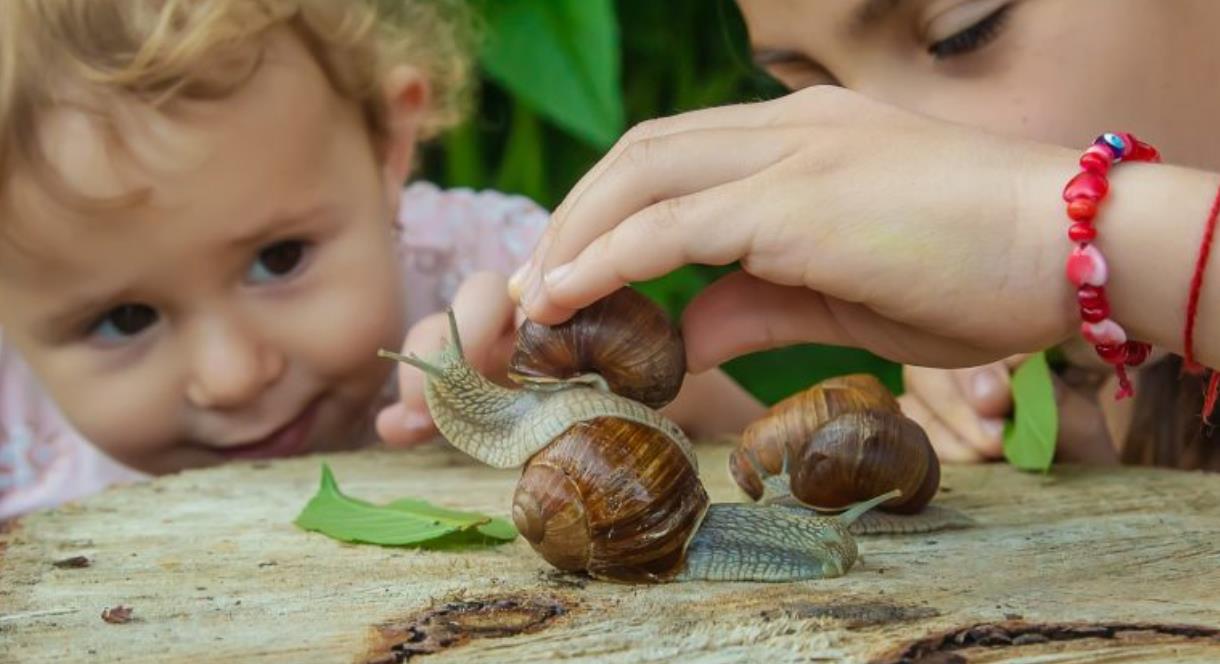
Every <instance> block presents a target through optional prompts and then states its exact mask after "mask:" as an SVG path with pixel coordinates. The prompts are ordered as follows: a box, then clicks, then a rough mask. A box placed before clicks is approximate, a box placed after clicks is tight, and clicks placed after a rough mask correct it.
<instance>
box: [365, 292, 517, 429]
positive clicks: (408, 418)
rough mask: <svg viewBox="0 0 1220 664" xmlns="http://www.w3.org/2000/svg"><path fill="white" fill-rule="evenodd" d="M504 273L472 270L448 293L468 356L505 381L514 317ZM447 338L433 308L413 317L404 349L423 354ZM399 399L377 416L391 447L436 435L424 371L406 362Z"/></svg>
mask: <svg viewBox="0 0 1220 664" xmlns="http://www.w3.org/2000/svg"><path fill="white" fill-rule="evenodd" d="M505 283H506V282H505V278H504V277H503V276H502V275H499V274H495V273H491V272H480V273H477V274H473V275H471V276H470V277H469V278H468V279H467V280H466V281H465V282H463V283H462V285H461V287H460V288H459V289H458V292H457V294H456V295H455V296H454V298H453V313H454V315H455V316H456V317H457V321H458V327H459V329H460V330H461V333H462V350H463V352H464V353H465V355H466V359H467V361H469V362H470V363H471V365H472V366H474V368H475V369H476V370H478V371H479V372H480V373H482V374H483V375H484V376H487V377H488V378H490V379H492V380H495V381H496V382H501V383H507V379H506V378H505V369H506V368H507V367H508V359H509V357H510V356H511V355H512V348H513V339H514V331H515V330H516V326H517V322H518V321H517V320H516V319H515V317H514V312H515V310H516V308H515V305H514V304H513V302H512V301H511V300H510V299H509V298H508V296H507V295H506V294H505V293H506V286H505ZM448 340H449V318H448V315H447V314H446V313H445V312H443V311H442V312H438V313H435V314H432V315H431V316H428V317H427V318H425V319H423V320H421V321H420V322H418V323H416V324H415V326H414V327H412V328H411V330H410V331H409V332H408V333H407V339H406V341H405V342H404V343H403V346H402V352H403V353H415V354H417V355H420V356H422V357H427V356H428V355H431V354H432V353H435V352H437V351H439V350H441V349H442V348H444V346H445V344H446V343H447V342H448ZM397 370H398V393H399V400H398V403H396V404H394V405H392V406H389V407H388V408H385V409H384V410H382V411H381V413H380V414H378V416H377V433H378V435H380V436H381V439H382V440H384V441H385V442H386V444H388V445H390V446H392V447H410V446H413V445H418V444H420V443H424V442H427V441H429V440H431V439H433V438H434V437H435V436H436V435H437V431H436V427H435V425H434V424H433V423H432V416H431V415H429V414H428V406H427V404H426V403H425V401H424V375H423V373H422V372H421V371H419V370H418V369H416V368H414V367H411V366H409V365H406V364H401V365H399V366H398V369H397Z"/></svg>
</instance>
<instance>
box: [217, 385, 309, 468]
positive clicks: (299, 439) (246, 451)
mask: <svg viewBox="0 0 1220 664" xmlns="http://www.w3.org/2000/svg"><path fill="white" fill-rule="evenodd" d="M319 401H320V399H314V400H313V401H311V402H309V404H308V405H306V406H305V408H304V409H303V410H302V411H301V412H300V413H299V414H298V415H297V416H296V417H294V418H292V420H290V421H289V422H288V423H287V424H285V425H284V426H282V427H280V428H278V429H276V430H275V431H272V432H271V433H270V434H269V435H267V436H266V437H264V438H261V439H259V440H256V441H254V442H252V443H247V444H245V445H238V446H236V447H225V448H220V449H217V450H216V451H218V452H219V453H220V454H221V455H223V456H225V457H227V458H229V459H275V458H279V457H289V456H297V455H300V454H304V453H306V452H308V451H309V447H308V443H309V432H310V431H311V430H312V429H313V422H314V418H315V416H316V415H317V413H318V403H319Z"/></svg>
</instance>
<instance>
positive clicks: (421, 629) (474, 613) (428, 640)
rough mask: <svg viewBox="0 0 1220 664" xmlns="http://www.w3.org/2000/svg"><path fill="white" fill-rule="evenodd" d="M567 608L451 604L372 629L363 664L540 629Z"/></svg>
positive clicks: (538, 602)
mask: <svg viewBox="0 0 1220 664" xmlns="http://www.w3.org/2000/svg"><path fill="white" fill-rule="evenodd" d="M566 612H567V610H566V609H565V607H564V606H563V604H561V603H560V602H559V601H558V600H557V599H555V598H549V597H547V598H521V599H517V598H501V599H484V600H475V601H458V602H449V603H447V604H444V605H442V606H440V607H439V608H434V609H429V610H427V611H424V612H422V613H420V614H417V615H415V616H412V617H409V618H406V619H404V620H402V621H395V622H391V623H385V624H382V625H378V626H376V627H374V631H375V635H376V636H375V645H374V646H373V648H372V652H370V653H369V655H368V659H367V660H366V661H367V662H376V663H378V664H383V663H384V664H388V663H389V662H406V661H409V660H410V659H412V658H413V657H416V656H418V655H429V654H433V653H437V652H440V651H442V650H445V649H447V648H451V647H454V646H459V645H461V644H463V643H466V642H468V641H470V640H472V639H489V638H490V639H494V638H502V637H506V636H514V635H517V634H527V633H530V632H535V631H537V630H540V629H543V628H544V627H546V626H547V625H548V624H549V623H550V622H551V621H553V620H554V619H555V618H557V617H559V616H562V615H563V614H564V613H566Z"/></svg>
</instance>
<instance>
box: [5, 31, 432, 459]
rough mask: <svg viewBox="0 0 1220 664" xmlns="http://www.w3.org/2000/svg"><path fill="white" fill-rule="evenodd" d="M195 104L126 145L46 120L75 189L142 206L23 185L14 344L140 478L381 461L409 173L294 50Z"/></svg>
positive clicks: (11, 287) (9, 224) (9, 338)
mask: <svg viewBox="0 0 1220 664" xmlns="http://www.w3.org/2000/svg"><path fill="white" fill-rule="evenodd" d="M182 106H183V107H182V108H180V109H176V110H175V111H174V112H173V113H171V114H160V113H151V112H147V111H145V112H143V113H142V114H141V113H140V112H137V111H134V110H132V111H131V112H130V113H127V114H126V115H124V113H122V112H120V113H119V114H118V115H119V122H120V125H119V127H118V133H119V136H120V137H121V143H114V142H113V141H109V139H110V136H111V135H109V134H107V133H106V132H104V131H100V130H99V129H98V127H97V126H96V125H94V123H93V122H92V121H91V120H90V118H89V116H88V115H86V114H85V113H82V112H80V111H78V110H73V109H72V108H70V107H66V106H65V107H64V108H63V109H61V110H59V111H56V112H54V113H52V115H51V116H49V117H47V118H46V121H45V123H44V133H45V135H46V136H47V137H48V146H49V155H50V161H51V164H52V166H54V167H55V168H57V169H59V170H62V171H63V172H64V173H65V175H66V176H67V180H68V184H69V185H71V186H72V188H73V189H74V190H78V191H81V192H83V193H87V194H91V195H112V194H116V193H120V192H124V191H130V190H132V189H141V188H147V190H148V198H147V200H144V201H142V202H138V203H136V204H132V205H124V206H119V207H116V208H114V209H111V210H106V211H102V212H96V211H92V212H85V211H82V210H79V209H74V208H72V207H70V206H67V205H64V204H61V203H60V202H58V201H57V200H55V197H54V195H53V194H51V193H48V190H47V188H46V187H44V186H43V185H41V184H38V183H37V182H36V181H35V180H34V179H33V178H31V177H28V174H27V175H23V174H21V173H18V174H16V175H15V177H14V181H13V184H12V187H11V188H10V190H9V191H10V193H11V197H10V199H11V200H12V206H11V207H12V208H13V209H11V210H6V211H5V212H4V218H3V219H0V224H2V227H3V228H4V229H5V230H6V231H8V232H9V234H11V235H12V237H7V236H6V237H4V238H3V239H2V240H0V301H2V302H3V303H4V306H3V307H0V324H2V325H3V328H4V333H5V342H6V343H12V344H15V345H16V346H17V347H18V349H19V350H20V351H21V353H22V355H23V356H24V357H25V359H26V360H27V361H28V362H29V363H30V365H31V366H32V367H33V368H34V369H35V370H36V372H37V374H38V375H39V376H40V378H41V379H42V380H43V381H44V383H45V387H46V388H47V389H48V390H49V392H50V393H51V395H52V396H53V397H54V398H55V399H56V401H57V403H58V404H59V406H60V407H61V408H62V410H63V411H64V412H65V414H66V415H67V416H68V417H69V419H70V420H71V421H72V422H73V423H74V424H75V425H76V427H77V428H78V429H79V430H80V431H81V432H82V433H83V434H84V436H85V437H86V438H88V439H89V440H90V441H92V442H94V443H95V444H97V445H98V446H100V447H101V448H102V449H103V450H104V451H106V452H108V453H109V454H110V455H111V456H113V457H115V458H116V459H118V460H120V461H122V462H124V463H126V464H128V465H130V466H132V467H135V468H138V469H141V470H144V471H148V472H154V473H163V472H169V471H174V470H178V469H182V468H187V467H195V466H205V465H210V464H215V463H219V462H222V461H225V460H228V459H233V458H253V457H270V456H285V455H291V454H297V453H302V452H306V451H312V450H333V449H340V448H345V447H352V446H354V445H355V444H356V443H358V442H367V441H357V440H356V435H357V434H358V433H359V432H360V431H361V430H362V429H361V425H363V424H365V423H366V421H367V417H368V414H369V413H368V410H369V408H370V407H371V405H372V402H373V401H374V399H375V398H376V396H377V394H378V392H379V390H380V389H381V387H382V386H383V385H384V383H385V381H386V379H387V378H388V375H389V371H390V370H391V369H392V364H391V363H389V362H386V361H385V360H381V359H378V358H377V356H376V351H377V349H378V347H391V348H394V347H397V346H398V345H399V344H400V343H401V340H402V334H403V329H402V327H403V321H402V311H401V305H400V301H401V297H400V293H399V283H400V282H399V276H398V275H399V269H398V265H397V263H396V260H395V256H394V246H395V242H394V241H393V238H392V228H391V219H392V217H393V214H394V209H393V208H394V205H395V203H394V201H396V200H397V190H398V187H399V186H400V183H401V182H402V179H401V176H404V175H405V173H404V172H391V171H394V170H395V169H394V167H391V166H387V163H388V162H383V160H381V159H379V158H378V157H376V156H375V150H374V148H373V145H372V141H371V139H370V135H369V132H368V131H367V130H366V126H365V123H364V120H363V119H362V117H361V115H360V112H359V110H358V108H357V107H356V105H355V104H353V103H350V102H347V101H345V100H342V99H341V98H340V97H338V96H337V95H336V94H335V93H334V92H333V90H332V88H331V87H330V86H329V84H328V82H327V80H326V79H325V77H324V75H323V74H322V72H321V70H320V69H319V68H318V67H317V65H316V64H315V63H314V61H313V60H312V59H311V58H310V57H309V56H308V55H307V54H306V51H305V50H304V48H303V47H302V46H301V45H300V44H299V43H297V42H296V40H295V39H294V38H291V37H287V36H284V35H278V36H276V37H273V38H272V39H271V40H270V42H269V49H268V51H267V53H266V55H265V62H264V64H263V65H262V66H261V67H260V68H259V70H258V71H257V73H256V74H255V75H254V77H253V78H252V79H250V80H249V81H248V83H247V84H246V85H244V86H243V88H242V89H241V90H240V91H239V92H238V93H237V94H236V95H235V96H232V97H230V98H227V99H224V100H222V101H216V102H207V103H203V102H190V103H189V104H183V105H182ZM108 141H109V142H108ZM400 147H401V146H400ZM398 154H399V157H401V156H402V151H401V150H399V152H398ZM406 161H409V160H406ZM396 163H405V161H404V160H403V159H398V160H397V162H396ZM399 170H405V166H402V167H401V168H399Z"/></svg>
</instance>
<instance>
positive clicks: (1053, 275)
mask: <svg viewBox="0 0 1220 664" xmlns="http://www.w3.org/2000/svg"><path fill="white" fill-rule="evenodd" d="M1079 157H1080V154H1079V150H1073V149H1070V148H1063V147H1059V146H1054V145H1036V146H1035V147H1034V149H1032V150H1030V151H1029V153H1028V155H1027V158H1026V159H1025V161H1024V163H1023V164H1022V166H1023V167H1022V168H1020V169H1019V170H1018V176H1017V178H1016V182H1015V186H1016V188H1017V191H1016V193H1015V195H1014V199H1015V200H1016V201H1017V206H1018V208H1017V214H1016V215H1015V223H1016V224H1017V225H1018V231H1019V232H1017V233H1014V237H1015V238H1016V241H1017V243H1018V245H1019V247H1018V249H1021V248H1026V249H1028V251H1019V250H1018V251H1014V252H1013V254H1012V255H1013V256H1016V257H1019V256H1023V255H1028V256H1031V257H1032V261H1031V262H1030V264H1018V265H1011V266H1010V267H1009V270H1010V274H1020V273H1024V272H1031V271H1032V273H1033V274H1032V276H1033V278H1032V279H1031V280H1030V281H1031V283H1032V285H1033V288H1034V289H1035V292H1034V293H1032V294H1031V297H1030V299H1031V309H1032V311H1030V312H1029V313H1030V315H1029V317H1027V318H1026V317H1023V318H1020V319H1017V320H1023V321H1028V322H1023V323H1022V324H1026V325H1030V326H1031V333H1033V334H1034V335H1035V336H1036V342H1037V343H1036V344H1035V345H1036V346H1037V347H1038V348H1048V347H1051V346H1054V345H1057V344H1060V343H1063V342H1065V341H1068V340H1071V339H1074V338H1076V337H1077V336H1079V334H1080V315H1079V313H1078V307H1079V305H1078V304H1077V301H1076V289H1075V287H1074V286H1072V284H1071V283H1070V282H1069V281H1068V280H1067V279H1066V278H1065V277H1064V270H1063V266H1064V263H1065V262H1066V261H1067V258H1068V255H1069V254H1070V253H1071V251H1072V245H1071V243H1069V242H1068V241H1067V226H1068V224H1067V219H1066V218H1065V217H1064V214H1063V198H1062V194H1063V185H1064V183H1065V182H1067V181H1068V180H1069V179H1070V178H1071V177H1072V176H1073V175H1075V174H1076V172H1077V171H1078V170H1079V167H1078V166H1077V160H1078V159H1079ZM1030 350H1034V348H1031V349H1030Z"/></svg>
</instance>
